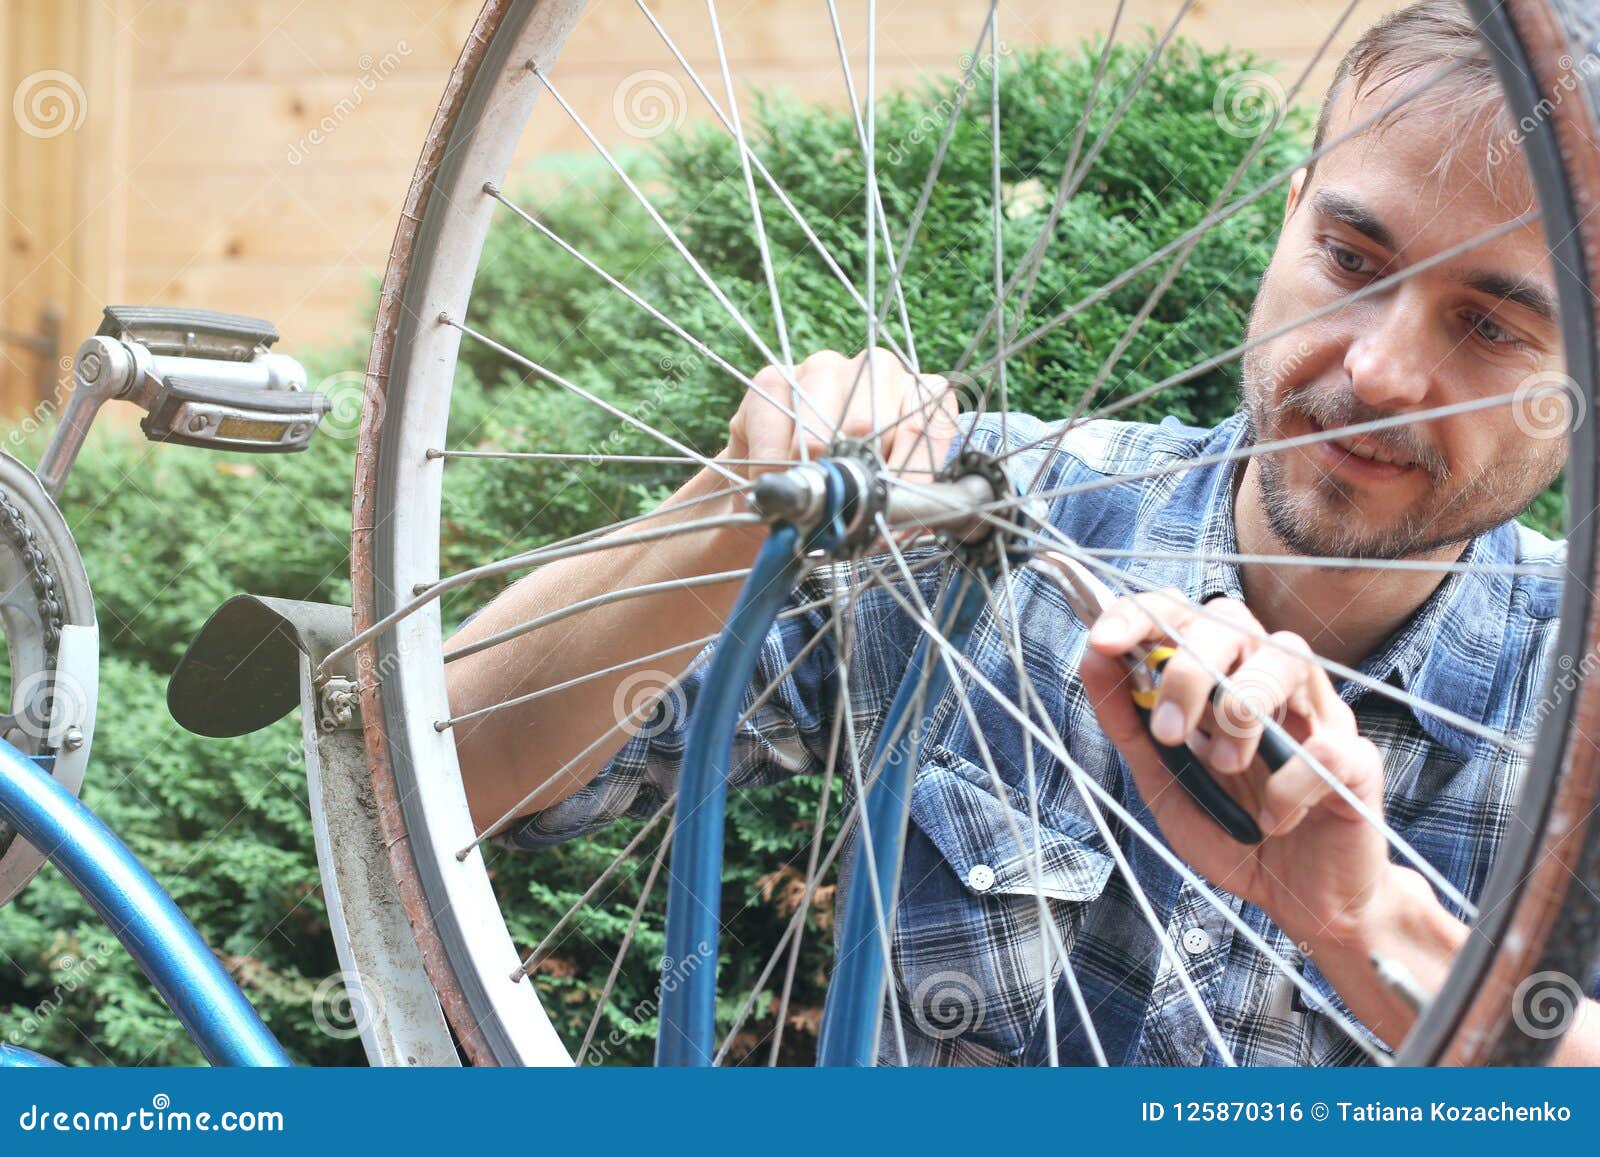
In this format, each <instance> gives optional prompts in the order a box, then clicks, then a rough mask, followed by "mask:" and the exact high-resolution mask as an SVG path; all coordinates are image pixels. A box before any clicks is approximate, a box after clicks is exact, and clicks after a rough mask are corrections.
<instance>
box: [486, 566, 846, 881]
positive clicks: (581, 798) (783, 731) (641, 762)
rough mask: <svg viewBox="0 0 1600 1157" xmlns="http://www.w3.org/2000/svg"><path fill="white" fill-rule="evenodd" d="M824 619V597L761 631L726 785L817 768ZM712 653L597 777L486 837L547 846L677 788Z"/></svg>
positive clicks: (809, 585) (642, 810) (825, 698)
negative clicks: (820, 602) (692, 717)
mask: <svg viewBox="0 0 1600 1157" xmlns="http://www.w3.org/2000/svg"><path fill="white" fill-rule="evenodd" d="M828 573H829V572H828V571H825V570H824V571H818V572H813V574H812V575H811V576H808V577H807V579H806V580H805V581H803V582H801V583H800V584H799V585H798V586H797V587H796V588H795V591H794V593H793V594H791V596H790V598H789V602H788V604H787V608H786V609H787V610H790V611H793V610H795V609H796V608H799V607H801V606H804V605H805V604H807V603H810V602H813V601H818V600H819V599H822V598H824V597H825V596H826V594H827V586H826V583H827V581H828V580H827V578H826V577H825V576H826V575H827V574H828ZM830 618H831V609H830V607H829V605H828V604H826V603H824V604H823V605H821V606H819V607H816V608H814V609H811V610H806V611H800V612H799V613H795V614H788V615H780V617H779V618H778V619H777V621H776V622H774V623H773V625H772V628H771V629H770V630H769V631H768V632H767V636H766V638H765V639H764V640H763V642H762V646H761V654H760V657H759V659H758V660H757V664H756V672H755V675H754V676H753V677H752V679H751V680H750V686H749V687H748V688H747V689H746V691H745V696H744V700H743V707H742V709H741V714H743V713H746V712H749V710H750V708H751V705H752V704H754V703H755V701H756V699H757V698H758V697H760V696H761V695H762V693H763V692H765V691H766V689H767V688H769V687H770V688H772V690H771V693H770V694H767V695H766V696H765V698H764V700H763V702H762V704H761V706H760V707H759V708H757V709H756V711H755V713H754V714H752V715H751V716H750V718H749V719H747V720H746V721H745V722H744V723H742V724H741V725H740V726H739V728H738V730H737V731H736V733H735V735H734V741H733V754H732V758H731V760H730V761H729V786H730V787H732V788H747V787H764V786H768V785H771V784H775V783H779V782H781V781H783V780H785V779H788V778H790V777H792V776H796V775H800V774H804V773H807V772H820V771H821V770H823V767H824V766H825V764H826V760H827V747H828V742H829V739H830V738H831V735H832V725H833V708H834V706H835V703H836V700H837V696H838V686H837V674H836V664H835V656H836V650H835V647H834V642H833V632H832V631H831V630H826V631H824V627H825V626H826V625H827V623H828V622H829V620H830ZM819 632H820V633H822V634H823V637H822V638H820V639H818V638H817V637H816V636H817V635H818V634H819ZM808 644H810V645H811V646H810V650H809V651H807V650H806V648H807V646H808ZM715 649H716V644H715V643H712V644H709V645H708V646H706V647H705V648H704V649H703V650H701V651H700V652H699V654H697V655H696V656H695V662H694V664H693V665H692V670H691V672H690V674H689V675H687V676H686V677H684V679H683V680H682V682H681V683H679V684H678V686H677V688H676V689H675V690H673V691H671V692H669V693H668V694H666V695H665V696H663V697H662V698H661V699H660V700H659V702H658V703H657V704H656V707H655V710H654V713H653V714H651V715H650V716H649V717H648V718H640V717H637V716H636V717H635V718H634V721H633V722H632V723H631V724H630V725H629V727H630V730H631V731H632V732H633V734H632V735H631V737H630V738H629V739H628V741H627V743H625V744H624V745H623V746H622V749H621V750H620V751H618V752H617V753H616V755H614V756H612V757H611V759H610V760H609V761H608V762H607V764H606V766H605V767H604V768H603V769H602V770H601V772H600V774H599V775H597V776H596V777H595V778H594V779H593V780H591V781H590V782H589V783H588V784H586V785H585V786H584V787H583V788H582V789H581V790H580V791H578V792H576V793H575V794H573V795H572V796H569V797H568V798H567V799H565V800H562V801H561V802H560V803H557V804H554V805H552V806H550V807H548V808H546V809H544V810H543V811H540V812H536V813H534V814H533V815H530V816H527V817H525V818H524V819H522V820H520V821H518V823H517V824H516V825H514V826H513V827H511V828H508V829H507V830H506V831H504V832H502V833H501V834H499V835H498V836H495V837H494V838H493V842H495V843H498V844H500V845H501V846H503V847H508V848H512V849H516V850H522V851H526V850H533V849H536V848H544V847H550V846H552V845H555V844H559V843H561V842H563V841H565V840H570V839H573V838H576V837H578V836H584V835H588V834H590V833H592V832H595V831H598V830H599V829H601V828H603V827H605V826H606V825H607V824H609V823H611V822H612V821H613V820H616V819H619V818H621V817H623V816H634V817H641V818H642V817H648V816H651V815H654V814H655V813H656V812H657V811H658V810H660V809H661V807H662V806H663V805H665V804H666V803H667V801H668V799H669V798H670V797H671V796H672V794H673V792H674V791H676V789H677V786H678V777H679V773H680V771H681V769H682V765H683V750H684V740H685V738H686V735H687V731H688V724H689V718H690V714H691V712H692V711H693V709H694V705H695V703H696V702H697V701H698V699H699V697H700V694H701V692H702V691H703V689H704V687H705V682H706V676H707V675H708V674H709V672H710V667H711V657H712V655H713V653H714V652H715ZM802 651H805V654H804V656H803V657H799V656H801V652H802ZM797 657H799V661H798V662H795V663H794V667H793V669H792V670H791V669H788V668H789V665H790V663H791V662H794V661H795V660H796V658H797ZM775 682H776V686H774V683H775ZM655 686H658V687H659V686H660V684H655Z"/></svg>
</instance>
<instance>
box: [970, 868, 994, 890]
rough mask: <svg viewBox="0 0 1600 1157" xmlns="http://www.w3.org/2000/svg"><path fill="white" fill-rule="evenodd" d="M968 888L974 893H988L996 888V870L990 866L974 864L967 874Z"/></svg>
mask: <svg viewBox="0 0 1600 1157" xmlns="http://www.w3.org/2000/svg"><path fill="white" fill-rule="evenodd" d="M967 887H969V888H971V889H972V890H973V891H974V892H987V891H988V890H989V889H990V888H992V887H994V869H993V868H991V867H990V866H989V865H988V864H973V865H972V870H971V871H969V872H968V873H967Z"/></svg>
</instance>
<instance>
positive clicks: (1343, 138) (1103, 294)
mask: <svg viewBox="0 0 1600 1157" xmlns="http://www.w3.org/2000/svg"><path fill="white" fill-rule="evenodd" d="M1464 66H1465V62H1464V60H1455V61H1452V62H1451V63H1449V64H1446V65H1443V66H1441V67H1440V68H1438V69H1436V70H1435V71H1434V72H1433V73H1431V74H1429V76H1428V77H1427V79H1426V80H1424V81H1422V82H1421V83H1420V84H1418V85H1417V86H1416V87H1415V88H1414V89H1411V90H1409V91H1408V92H1406V93H1405V94H1404V95H1402V96H1400V97H1397V98H1396V99H1395V100H1393V101H1390V102H1389V103H1388V104H1386V105H1384V106H1383V107H1382V108H1380V109H1378V110H1377V111H1376V112H1374V113H1372V114H1370V115H1369V116H1366V117H1363V118H1362V119H1361V120H1360V121H1358V122H1356V123H1355V124H1354V125H1352V126H1351V127H1350V128H1348V129H1346V130H1345V131H1344V132H1342V133H1338V134H1336V135H1335V136H1333V137H1331V138H1329V139H1328V140H1326V141H1324V142H1323V144H1322V145H1321V147H1319V148H1316V149H1313V150H1311V151H1310V152H1309V153H1307V154H1306V156H1305V157H1304V158H1303V159H1301V160H1298V161H1296V162H1295V163H1294V164H1292V165H1290V166H1288V167H1286V168H1283V169H1280V170H1279V171H1278V172H1276V173H1274V174H1273V175H1272V176H1271V177H1269V178H1267V179H1266V180H1265V181H1263V182H1261V184H1259V185H1257V186H1256V187H1255V188H1254V189H1252V190H1251V191H1250V192H1248V193H1246V194H1245V195H1244V196H1242V197H1240V198H1239V199H1238V200H1237V201H1234V202H1233V203H1232V204H1230V205H1227V206H1225V207H1224V208H1222V209H1219V210H1218V211H1217V212H1215V213H1212V214H1209V215H1208V216H1206V217H1203V218H1202V219H1201V220H1200V221H1199V222H1198V223H1197V224H1196V225H1195V226H1194V227H1193V228H1191V229H1189V230H1187V231H1186V232H1184V233H1182V234H1180V235H1178V236H1177V237H1175V238H1173V239H1172V240H1171V241H1169V242H1167V243H1166V244H1165V245H1163V246H1161V247H1160V248H1158V249H1156V250H1155V251H1154V252H1153V253H1151V254H1149V255H1148V256H1146V257H1143V258H1141V259H1140V260H1139V261H1137V262H1135V263H1134V264H1132V265H1130V266H1128V268H1127V269H1125V270H1123V271H1122V272H1121V273H1119V274H1117V276H1116V277H1113V278H1112V279H1111V280H1110V281H1108V282H1106V283H1105V284H1104V285H1102V286H1100V288H1098V289H1096V290H1094V291H1092V292H1091V293H1089V294H1087V295H1085V296H1084V297H1082V298H1080V299H1079V300H1078V301H1076V302H1074V303H1073V304H1072V305H1070V306H1068V307H1067V308H1065V309H1063V310H1062V311H1061V312H1060V313H1058V314H1056V315H1055V316H1054V317H1052V318H1050V319H1049V320H1048V321H1045V322H1043V323H1041V324H1040V325H1039V326H1037V327H1036V328H1034V329H1033V330H1030V331H1029V332H1028V333H1027V334H1025V335H1024V336H1023V337H1021V338H1019V339H1017V340H1016V341H1015V342H1012V343H1011V345H1010V346H1009V347H1008V348H1007V349H1006V356H1007V357H1010V356H1012V355H1014V354H1017V353H1020V352H1021V351H1023V350H1025V349H1027V348H1028V347H1029V346H1032V345H1034V344H1036V343H1037V342H1039V341H1041V340H1043V339H1044V338H1045V337H1048V336H1049V335H1050V334H1051V333H1053V332H1054V331H1056V330H1057V329H1060V328H1061V327H1062V326H1063V325H1065V324H1066V323H1067V322H1069V321H1071V320H1072V319H1073V318H1075V317H1077V316H1078V315H1079V314H1080V313H1082V312H1083V311H1084V310H1086V309H1089V308H1090V307H1092V306H1094V305H1097V304H1099V303H1100V302H1102V301H1104V300H1105V299H1106V298H1108V297H1110V296H1111V295H1112V294H1113V293H1115V292H1117V290H1119V289H1121V288H1122V287H1123V286H1125V285H1127V284H1128V283H1129V282H1131V281H1133V280H1134V279H1135V278H1137V277H1138V276H1139V275H1140V274H1142V273H1145V272H1147V271H1148V270H1150V269H1153V268H1155V266H1157V265H1159V264H1161V262H1163V261H1165V260H1166V259H1167V258H1168V257H1171V256H1172V255H1173V254H1174V253H1176V252H1178V250H1180V249H1181V248H1182V247H1183V246H1184V245H1186V244H1187V243H1188V242H1189V241H1191V240H1193V239H1194V238H1196V237H1199V236H1201V235H1202V234H1204V233H1205V232H1206V231H1207V230H1209V229H1212V228H1214V227H1216V226H1217V225H1219V224H1221V223H1223V222H1224V221H1227V220H1228V219H1229V218H1231V217H1234V216H1237V215H1238V214H1239V213H1241V212H1243V211H1244V210H1245V209H1247V208H1249V207H1250V206H1251V205H1253V204H1255V202H1257V201H1259V200H1260V199H1261V198H1262V197H1265V196H1266V195H1267V194H1268V193H1270V192H1271V191H1272V190H1273V189H1275V188H1277V187H1278V186H1279V185H1281V184H1283V183H1284V182H1285V181H1287V180H1289V178H1291V177H1293V176H1294V174H1295V173H1297V172H1298V171H1299V170H1301V169H1302V168H1305V167H1306V166H1307V165H1310V164H1313V163H1315V162H1316V161H1318V160H1320V159H1321V158H1322V157H1324V156H1326V155H1327V154H1328V153H1330V152H1332V151H1333V150H1334V149H1336V148H1338V147H1339V146H1340V145H1343V144H1345V143H1347V142H1348V141H1351V140H1353V139H1355V138H1356V137H1357V136H1359V135H1361V134H1362V133H1364V132H1366V131H1367V130H1368V129H1370V128H1372V127H1373V126H1374V125H1377V124H1378V123H1380V122H1381V121H1382V120H1383V119H1384V118H1385V117H1388V116H1390V115H1392V114H1393V113H1394V112H1395V111H1396V110H1397V109H1399V108H1401V107H1403V106H1404V105H1405V104H1407V103H1409V102H1410V101H1413V100H1415V99H1417V98H1418V97H1420V96H1421V95H1422V94H1423V93H1425V92H1427V91H1428V90H1430V89H1432V88H1433V87H1434V86H1435V85H1437V84H1439V83H1440V82H1442V81H1443V80H1444V79H1445V78H1446V77H1448V76H1451V75H1452V74H1454V73H1455V72H1456V71H1457V70H1459V69H1461V68H1463V67H1464ZM980 336H981V335H980ZM984 368H985V367H979V370H978V372H979V373H981V372H982V370H983V369H984Z"/></svg>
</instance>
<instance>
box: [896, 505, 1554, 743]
mask: <svg viewBox="0 0 1600 1157" xmlns="http://www.w3.org/2000/svg"><path fill="white" fill-rule="evenodd" d="M893 484H894V485H896V486H909V485H911V484H909V483H904V482H900V481H898V480H895V481H894V483H893ZM977 513H978V516H979V517H981V518H983V519H984V520H985V521H986V522H988V523H989V524H990V525H992V526H994V527H995V528H996V529H997V530H1002V531H1005V532H1007V533H1010V534H1014V535H1019V536H1021V537H1023V538H1027V539H1032V540H1035V541H1036V542H1037V543H1038V545H1033V544H1031V543H1021V542H1019V543H1014V544H1013V545H1012V546H1011V548H1010V549H1012V550H1059V549H1062V547H1063V545H1070V546H1071V548H1072V550H1074V551H1077V552H1078V553H1079V555H1080V556H1081V557H1082V561H1083V562H1084V564H1085V565H1086V566H1089V567H1091V568H1093V569H1096V570H1101V571H1105V572H1107V573H1114V574H1116V576H1117V577H1118V581H1119V582H1121V583H1123V584H1130V585H1136V586H1139V587H1141V588H1142V589H1145V590H1157V589H1159V584H1157V583H1156V582H1155V581H1153V580H1151V579H1147V578H1143V577H1142V576H1139V575H1135V574H1132V573H1131V572H1128V571H1121V570H1115V571H1114V570H1113V568H1111V567H1110V564H1108V563H1105V562H1100V561H1094V560H1095V559H1096V558H1103V557H1106V556H1112V555H1115V554H1117V553H1137V552H1113V551H1103V550H1096V549H1092V548H1086V547H1084V546H1082V545H1080V544H1078V543H1076V542H1073V541H1072V540H1071V539H1070V538H1068V537H1067V536H1065V535H1064V534H1062V533H1061V531H1060V530H1059V529H1058V528H1056V527H1054V526H1051V527H1050V528H1049V533H1050V535H1051V540H1050V541H1049V542H1048V543H1045V541H1044V538H1043V535H1041V533H1040V532H1039V531H1037V530H1034V529H1032V528H1031V527H1029V526H1025V525H1023V524H1021V523H1017V522H1011V521H1009V520H1007V519H1004V518H1000V517H998V516H996V515H993V514H989V513H985V512H977ZM1174 557H1176V558H1178V559H1180V560H1190V559H1197V558H1201V557H1221V558H1225V557H1227V556H1201V555H1177V556H1174ZM1243 557H1248V556H1243ZM1268 557H1271V556H1268ZM1441 565H1443V564H1441ZM1194 612H1195V614H1197V615H1199V616H1200V617H1201V618H1206V619H1212V620H1214V621H1216V622H1219V623H1227V624H1228V625H1229V626H1231V627H1233V628H1234V629H1235V630H1238V631H1240V632H1242V633H1244V634H1246V635H1248V636H1249V637H1250V638H1252V639H1254V640H1255V641H1257V642H1259V643H1261V644H1263V645H1264V646H1267V647H1271V648H1272V649H1274V650H1277V651H1282V652H1283V653H1284V654H1292V655H1295V656H1296V657H1297V658H1304V659H1306V660H1308V661H1309V662H1312V663H1315V664H1316V665H1317V666H1319V667H1321V668H1322V669H1323V670H1324V671H1326V672H1328V673H1329V674H1330V675H1337V676H1338V677H1339V678H1341V679H1346V680H1349V681H1350V682H1353V683H1355V684H1357V685H1358V686H1360V687H1362V688H1364V689H1366V690H1369V691H1372V692H1373V693H1375V694H1377V695H1381V696H1383V697H1384V698H1387V699H1390V700H1392V701H1394V702H1396V703H1400V704H1403V705H1404V706H1407V707H1410V708H1413V709H1414V710H1416V711H1419V712H1422V713H1424V714H1428V715H1431V716H1433V717H1434V718H1436V719H1438V720H1440V721H1441V722H1444V723H1449V724H1451V725H1452V726H1455V727H1459V728H1461V729H1462V730H1463V731H1468V732H1470V733H1471V734H1473V735H1475V736H1477V737H1478V738H1480V739H1484V740H1486V741H1488V742H1489V743H1492V744H1494V745H1495V746H1497V747H1499V748H1501V749H1502V750H1505V751H1509V752H1512V753H1514V754H1517V755H1522V756H1531V755H1532V754H1533V749H1532V748H1531V747H1530V746H1529V745H1527V744H1523V743H1518V742H1517V741H1516V740H1514V739H1512V738H1511V737H1510V736H1508V735H1505V734H1502V733H1501V732H1498V731H1495V730H1493V729H1492V728H1489V727H1485V726H1484V725H1483V724H1481V723H1479V722H1477V721H1476V720H1472V719H1468V718H1467V717H1466V716H1464V715H1459V714H1457V713H1456V712H1454V711H1451V710H1450V709H1449V708H1447V707H1440V706H1438V705H1437V704H1435V703H1432V702H1430V701H1429V700H1427V699H1423V698H1421V697H1420V696H1418V695H1414V694H1412V693H1411V692H1409V691H1407V690H1405V689H1404V688H1401V687H1396V686H1394V685H1393V684H1391V683H1387V682H1385V681H1383V680H1380V679H1374V678H1373V677H1372V676H1370V675H1368V674H1366V673H1364V672H1362V671H1358V670H1356V669H1355V668H1354V667H1349V666H1346V665H1345V664H1343V663H1340V662H1338V661H1336V660H1333V659H1328V658H1325V657H1323V656H1321V655H1318V654H1316V653H1315V652H1312V653H1310V654H1309V655H1302V654H1301V653H1300V652H1298V651H1291V650H1289V648H1287V647H1285V646H1284V645H1283V644H1282V643H1280V642H1278V641H1277V640H1276V639H1274V638H1272V637H1271V635H1269V634H1267V633H1266V632H1265V631H1260V630H1255V629H1253V628H1246V627H1244V626H1243V625H1242V624H1238V623H1235V622H1234V621H1233V620H1231V619H1223V618H1222V617H1221V616H1219V615H1218V614H1217V613H1216V612H1215V611H1209V610H1207V609H1206V607H1205V606H1204V604H1201V605H1199V606H1196V607H1195V608H1194Z"/></svg>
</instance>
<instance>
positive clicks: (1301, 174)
mask: <svg viewBox="0 0 1600 1157" xmlns="http://www.w3.org/2000/svg"><path fill="white" fill-rule="evenodd" d="M1310 175H1311V170H1309V169H1296V170H1295V171H1294V175H1293V176H1292V177H1290V178H1289V195H1288V196H1287V197H1285V198H1284V202H1283V222H1284V224H1285V225H1287V224H1288V223H1289V218H1290V217H1293V216H1294V207H1295V206H1296V205H1298V204H1299V203H1300V190H1301V189H1304V188H1305V187H1306V178H1307V177H1308V176H1310Z"/></svg>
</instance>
